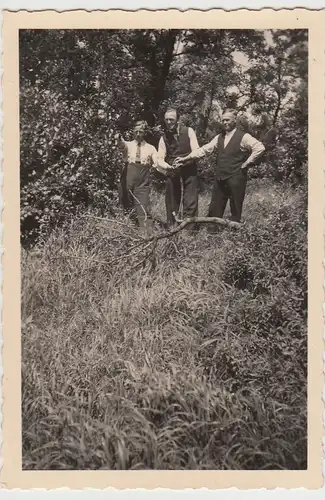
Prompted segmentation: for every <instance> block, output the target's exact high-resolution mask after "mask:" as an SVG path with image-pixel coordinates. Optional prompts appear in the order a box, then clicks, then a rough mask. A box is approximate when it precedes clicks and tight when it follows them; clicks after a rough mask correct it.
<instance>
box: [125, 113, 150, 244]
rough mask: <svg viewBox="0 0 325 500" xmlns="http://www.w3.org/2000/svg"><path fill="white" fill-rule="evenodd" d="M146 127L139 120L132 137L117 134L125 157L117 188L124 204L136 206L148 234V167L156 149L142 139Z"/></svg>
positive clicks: (141, 222)
mask: <svg viewBox="0 0 325 500" xmlns="http://www.w3.org/2000/svg"><path fill="white" fill-rule="evenodd" d="M146 129H147V124H146V122H145V121H143V120H138V121H136V122H135V124H134V128H133V137H134V139H133V140H132V141H125V140H124V139H122V138H121V137H120V148H121V149H122V151H123V155H124V158H125V161H126V168H125V169H124V170H123V172H122V176H121V185H120V192H121V195H122V199H123V205H124V207H125V208H129V207H130V206H131V207H135V210H136V214H137V220H138V223H139V226H140V229H141V230H142V231H146V232H147V234H148V233H151V231H152V217H151V207H150V171H151V169H152V168H155V167H156V165H157V150H156V148H155V147H154V146H152V145H151V144H148V143H147V142H146V141H145V140H144V137H145V134H146Z"/></svg>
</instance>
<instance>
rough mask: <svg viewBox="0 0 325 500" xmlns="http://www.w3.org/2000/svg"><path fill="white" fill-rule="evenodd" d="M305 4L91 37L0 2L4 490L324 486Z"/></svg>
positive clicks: (310, 44)
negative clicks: (12, 362) (10, 417)
mask: <svg viewBox="0 0 325 500" xmlns="http://www.w3.org/2000/svg"><path fill="white" fill-rule="evenodd" d="M268 12H269V11H268ZM297 12H298V11H297ZM301 12H303V13H304V16H305V17H304V18H303V19H304V22H299V16H298V17H297V16H296V18H295V19H296V21H298V22H296V25H293V20H294V17H290V15H289V14H290V13H289V12H286V15H287V19H288V21H287V24H286V25H283V22H284V21H283V19H282V21H281V22H280V21H279V22H278V24H277V20H279V17H278V14H280V13H275V12H273V14H272V15H271V14H270V12H269V15H270V24H269V26H265V25H263V24H261V25H259V19H260V18H259V14H262V13H254V18H255V24H254V23H253V24H252V22H251V23H249V22H247V24H246V23H245V24H243V25H242V26H238V25H235V26H233V24H232V22H231V19H232V20H233V22H235V20H237V22H238V19H239V18H238V17H236V16H235V14H238V13H235V12H234V13H232V15H233V17H232V18H230V17H229V16H228V15H227V16H226V17H225V18H224V20H225V21H224V22H223V23H221V21H220V20H219V21H220V26H218V27H211V26H210V25H209V23H207V24H206V25H205V24H204V22H203V20H204V18H202V26H200V27H198V26H197V25H196V24H195V23H194V24H193V26H192V27H191V26H187V25H186V22H187V19H188V18H187V17H186V14H189V13H184V16H182V15H181V13H178V14H179V15H180V17H179V20H180V24H179V26H175V25H174V24H172V23H171V25H170V26H169V24H168V17H166V24H165V25H163V26H156V25H155V19H157V18H155V17H154V14H155V13H153V17H152V21H151V23H150V22H148V25H147V26H139V25H138V24H137V18H136V13H135V14H134V16H135V17H134V27H132V25H131V26H130V25H125V26H123V23H122V22H121V19H119V22H118V23H117V24H116V25H115V24H114V21H111V26H107V27H106V28H104V27H103V26H102V25H101V23H100V22H99V21H97V20H98V18H97V19H96V20H95V17H92V16H86V17H85V18H84V22H86V21H87V23H88V24H87V25H85V24H83V23H82V22H80V25H79V26H76V25H75V24H72V25H71V26H69V24H65V23H66V22H67V20H68V17H65V14H64V15H63V16H62V17H61V18H60V21H59V20H57V22H56V24H55V23H54V25H52V24H51V23H50V24H47V23H46V22H45V17H44V16H43V17H42V14H40V16H39V17H38V21H39V23H40V24H34V25H33V22H31V19H32V18H31V17H29V18H28V15H27V16H26V18H24V17H21V19H24V22H22V21H20V20H19V15H20V16H23V14H22V13H20V14H19V15H18V14H17V16H18V17H16V18H15V15H13V14H8V17H7V20H8V21H7V23H8V24H7V26H8V28H7V36H8V37H9V36H10V33H11V37H14V38H11V39H12V40H13V39H15V44H16V45H15V51H16V52H15V60H16V62H17V63H19V81H18V79H16V88H15V87H14V86H13V85H11V87H10V82H9V80H7V87H5V91H6V92H7V93H6V94H5V97H6V96H8V95H9V93H8V89H9V88H11V89H12V90H14V88H15V89H16V96H15V97H16V101H15V106H17V109H18V104H19V109H20V112H19V120H18V116H17V117H16V118H17V121H16V122H15V124H14V126H13V127H12V128H11V133H12V134H16V137H17V147H18V144H20V147H19V154H18V155H17V152H16V153H15V159H16V162H17V166H16V168H15V170H14V171H11V174H10V175H11V179H12V181H14V180H15V182H17V181H18V182H19V191H17V185H16V188H15V189H16V195H18V199H20V207H19V209H18V210H17V209H16V211H14V210H12V211H11V212H10V217H11V218H13V217H16V219H15V227H16V229H17V230H18V233H16V236H15V237H14V238H13V239H12V240H11V245H13V246H12V248H13V249H14V248H15V251H14V252H13V254H12V256H16V260H15V263H16V265H18V268H17V271H18V269H20V275H19V276H18V275H17V274H16V276H17V278H18V279H17V283H16V285H15V286H16V288H13V289H12V291H14V290H19V289H20V301H19V304H18V302H17V300H16V301H15V307H16V308H17V307H18V306H19V310H20V316H21V322H20V325H18V324H17V325H16V328H17V332H16V337H15V338H16V342H18V343H19V344H20V348H19V349H17V345H16V351H15V352H16V356H17V357H16V359H19V356H20V360H21V363H20V366H16V372H14V371H13V369H12V368H11V370H12V372H11V373H12V374H14V373H16V375H15V377H16V378H15V381H16V385H15V387H16V390H17V394H16V396H15V398H16V399H14V398H13V405H14V407H15V408H16V411H18V412H19V414H18V415H17V418H18V419H20V418H21V421H20V425H21V427H20V429H21V440H20V442H18V441H17V444H16V446H14V450H11V451H10V453H11V456H13V454H14V453H15V452H16V453H17V452H18V456H19V455H20V457H21V458H20V459H19V460H21V465H20V466H19V463H17V469H16V471H17V473H18V472H19V469H20V474H19V478H20V479H19V484H21V485H23V484H24V485H27V486H28V485H33V487H37V485H38V484H39V485H42V487H44V484H45V485H46V486H47V487H51V485H54V484H55V485H66V486H73V484H74V483H73V476H71V482H70V480H69V471H70V472H71V473H73V472H74V473H75V472H77V471H87V473H86V475H83V476H82V477H83V482H82V484H83V485H84V486H94V485H95V486H96V487H103V486H117V485H118V483H117V481H119V479H118V478H117V476H115V472H114V471H123V474H124V477H125V478H126V481H128V478H129V479H130V478H131V477H132V480H131V483H129V485H130V486H128V487H136V486H142V487H153V486H165V487H173V486H174V487H184V485H186V484H191V487H199V486H204V485H206V486H208V485H210V487H217V486H219V485H220V486H223V487H225V486H237V487H250V486H252V485H255V487H257V486H260V487H270V486H271V487H276V486H281V485H282V486H283V485H286V486H290V487H292V486H297V487H298V486H303V485H306V486H309V485H310V486H312V487H315V485H320V478H321V470H320V467H319V468H318V469H317V465H316V462H317V459H315V457H317V454H318V453H319V455H318V456H319V457H320V453H321V441H320V435H321V410H320V408H321V404H320V403H321V392H320V387H321V380H320V379H321V376H320V370H319V372H318V378H317V376H316V371H317V366H318V367H319V366H321V365H320V363H321V356H320V352H321V348H320V349H319V352H318V353H317V352H316V351H315V346H317V345H319V346H321V327H320V326H319V327H318V328H319V331H317V311H316V308H312V307H311V301H310V293H311V291H313V290H315V291H316V294H317V284H316V283H315V284H314V288H311V285H310V283H311V278H312V277H313V276H314V277H315V276H316V273H314V274H313V271H312V269H311V261H310V256H311V255H313V254H312V252H313V247H312V246H311V241H313V236H314V234H315V227H316V226H315V214H317V213H318V216H317V217H321V212H320V210H319V211H318V212H317V211H316V207H315V205H313V202H312V201H311V200H312V198H311V192H313V191H312V190H313V189H315V187H316V184H317V182H316V183H315V180H313V175H312V174H313V172H315V176H316V179H317V168H321V166H320V164H319V165H318V167H317V160H316V152H317V151H321V149H320V148H321V145H322V144H321V141H318V142H317V139H315V137H314V140H311V137H312V136H311V130H313V129H314V128H315V124H316V123H317V120H320V119H321V113H318V111H317V106H315V105H314V104H313V101H312V99H311V92H314V94H313V95H315V96H316V95H317V85H316V69H315V66H313V61H315V60H316V57H317V58H320V57H321V56H320V51H317V47H316V45H317V44H316V45H315V40H317V37H319V36H320V32H321V31H320V29H319V27H318V25H317V24H316V18H315V17H313V16H312V15H311V14H312V13H308V12H305V11H299V13H300V15H301V16H303V14H302V13H301ZM67 14H68V13H67ZM229 14H231V13H229ZM78 15H79V13H78ZM33 16H34V14H33ZM148 17H149V18H150V17H151V16H150V15H149V14H148ZM36 18H37V16H36V17H35V19H36ZM82 18H83V15H82V13H80V19H82ZM42 19H43V21H44V23H42V22H41V21H42ZM65 19H66V21H65ZM70 19H72V18H71V17H70ZM138 19H139V18H138ZM9 20H11V21H12V22H13V24H14V23H15V22H16V24H15V28H12V31H11V32H10V29H9ZM115 20H117V18H116V17H115ZM182 20H184V24H183V25H182ZM205 20H206V18H205ZM227 20H228V22H226V21H227ZM290 20H292V23H290V22H289V21H290ZM313 20H315V25H313ZM174 22H175V20H174ZM86 28H87V29H86ZM107 28H110V29H107ZM203 28H204V29H203ZM5 35H6V31H5ZM318 61H319V63H320V59H318ZM5 63H7V65H8V66H7V67H8V68H9V58H8V56H7V60H6V59H5ZM319 63H318V64H319ZM313 89H315V90H314V91H313ZM319 92H320V94H321V90H320V91H319ZM7 99H8V98H7ZM4 103H5V105H6V100H5V101H4ZM318 123H320V122H318ZM6 130H7V131H8V130H9V127H8V126H7V129H6ZM319 130H323V125H320V126H319ZM7 133H8V132H7ZM6 137H8V136H5V144H6ZM18 139H19V142H18ZM7 141H8V139H7ZM7 143H8V142H7ZM5 151H6V150H5ZM5 161H6V154H5ZM318 179H319V178H318ZM316 191H317V189H316ZM316 191H315V194H313V195H312V196H313V197H314V198H313V199H314V203H315V199H316V198H317V196H318V195H317V192H316ZM317 199H318V200H319V197H318V198H317ZM9 207H10V205H9ZM6 210H7V217H8V206H7V209H6ZM312 215H313V216H314V219H313V220H314V225H313V223H311V216H312ZM17 216H18V220H17ZM8 243H9V240H8ZM318 244H319V242H318ZM314 249H315V254H314V255H315V256H317V255H320V253H319V252H320V249H319V247H318V246H317V241H316V242H315V247H314ZM307 250H308V252H307ZM317 252H318V253H317ZM307 257H308V260H307ZM7 259H8V258H7ZM13 262H14V261H13V260H12V263H13ZM315 262H316V260H315ZM7 266H8V260H7ZM5 269H6V268H5ZM17 287H18V288H17ZM7 293H8V292H7ZM319 299H320V297H319ZM320 301H321V299H320ZM320 307H321V305H320ZM16 310H17V309H16ZM5 311H6V310H5ZM5 311H4V312H5ZM319 313H320V314H321V309H320V311H318V314H319ZM7 315H8V313H7ZM4 317H7V322H8V316H5V315H4ZM313 317H314V318H315V325H316V327H315V329H314V330H313V333H312V335H313V342H312V343H311V340H310V338H311V337H310V335H311V329H310V322H311V321H312V318H313ZM4 325H6V322H5V321H4ZM319 325H320V324H319ZM5 335H6V334H5ZM317 335H319V338H318V337H317ZM6 339H7V337H6V336H5V343H4V353H5V358H4V359H5V360H6V349H8V348H9V345H8V344H7V345H8V347H6V342H7V340H6ZM318 342H319V344H317V343H318ZM7 352H8V351H7ZM313 353H314V356H315V364H314V365H313V366H311V364H310V360H311V358H312V356H313ZM317 356H318V357H317ZM317 360H318V361H317ZM317 363H319V364H317ZM313 368H314V369H315V372H313ZM7 369H8V368H7ZM5 370H6V366H5ZM18 372H20V377H19V373H18ZM307 374H308V378H307ZM311 380H313V381H314V388H315V389H317V384H318V387H319V394H318V395H317V394H316V395H314V392H312V391H311V386H310V383H311V382H310V381H311ZM311 404H313V405H314V406H313V408H315V409H316V414H317V415H318V417H314V424H313V425H314V434H312V433H311ZM5 408H6V407H5ZM4 411H6V409H5V410H4ZM7 411H8V410H7ZM317 411H318V413H317ZM314 415H315V411H314ZM317 418H318V419H319V420H318V421H317ZM317 426H318V427H317ZM11 429H13V427H11ZM16 429H18V427H16ZM317 429H318V431H317ZM7 431H9V427H7ZM317 432H318V434H317ZM7 446H8V445H7ZM4 450H6V441H4ZM19 450H20V451H19ZM7 453H9V452H8V449H7ZM16 457H17V455H16ZM313 457H314V458H313ZM62 471H65V476H62ZM95 471H96V472H97V475H96V478H97V479H95V476H92V474H93V473H95ZM99 471H102V472H99ZM104 471H105V479H104V476H102V477H103V482H101V480H100V476H98V474H102V473H104ZM177 471H178V472H177ZM200 471H201V473H203V471H204V474H205V475H204V476H202V475H200ZM257 471H258V472H259V474H258V476H257V475H256V473H257ZM131 472H132V476H130V475H128V474H129V473H131ZM11 473H12V472H10V471H9V468H8V469H6V468H5V467H4V474H7V476H8V477H10V475H11ZM230 473H231V476H229V474H230ZM35 474H36V476H35ZM67 474H68V475H67ZM80 474H81V473H80ZM134 474H136V475H134ZM175 474H176V475H175ZM184 474H189V475H187V476H184ZM206 474H209V476H207V475H206ZM243 474H245V476H244V475H243ZM16 477H18V476H17V475H16ZM64 477H65V479H64ZM244 477H245V478H246V482H245V479H244V480H243V482H242V479H243V478H244ZM87 478H88V479H87ZM186 478H187V479H186ZM195 478H196V479H195ZM214 478H215V479H214ZM218 478H220V479H218ZM255 478H256V479H255ZM14 481H15V479H14V478H13V479H12V480H11V484H14ZM179 481H180V482H179ZM182 481H184V482H182ZM191 481H193V482H191ZM209 481H210V482H209ZM255 481H256V482H255ZM217 483H218V484H217ZM16 484H17V483H16ZM256 485H257V486H256ZM220 486H219V487H220ZM25 487H26V486H25Z"/></svg>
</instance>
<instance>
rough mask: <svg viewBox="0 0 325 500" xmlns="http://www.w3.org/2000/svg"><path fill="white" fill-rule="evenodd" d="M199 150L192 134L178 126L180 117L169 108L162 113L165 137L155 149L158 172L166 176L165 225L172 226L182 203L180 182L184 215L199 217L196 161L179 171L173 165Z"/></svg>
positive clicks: (188, 129) (192, 132)
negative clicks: (156, 150) (178, 158)
mask: <svg viewBox="0 0 325 500" xmlns="http://www.w3.org/2000/svg"><path fill="white" fill-rule="evenodd" d="M198 148H199V144H198V142H197V138H196V135H195V132H194V130H193V129H192V128H191V127H184V126H181V125H180V124H179V114H178V112H177V110H176V109H174V108H170V109H168V110H167V111H166V113H165V133H164V135H163V136H162V137H161V138H160V141H159V145H158V158H157V169H158V170H159V171H160V172H163V173H164V174H165V175H166V176H167V179H166V193H165V204H166V213H167V223H168V224H169V225H172V224H174V222H175V217H174V215H173V212H174V213H175V214H176V215H177V213H178V211H179V208H180V203H181V194H182V188H181V181H182V182H183V215H184V217H194V216H196V215H197V213H198V177H197V165H196V162H195V160H190V161H189V162H187V164H186V165H184V166H182V167H181V168H178V167H176V168H175V165H174V161H175V159H176V158H177V157H179V156H186V155H188V154H189V153H190V152H191V151H193V150H196V149H198Z"/></svg>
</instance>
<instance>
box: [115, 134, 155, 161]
mask: <svg viewBox="0 0 325 500" xmlns="http://www.w3.org/2000/svg"><path fill="white" fill-rule="evenodd" d="M137 147H138V143H137V141H136V140H133V141H124V140H123V139H122V140H121V148H122V150H123V155H124V158H125V160H126V161H127V162H128V163H136V154H137ZM140 164H141V165H146V166H147V167H156V166H157V150H156V148H155V147H154V146H153V145H152V144H149V143H148V142H146V141H142V142H141V143H140Z"/></svg>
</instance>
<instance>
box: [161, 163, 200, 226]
mask: <svg viewBox="0 0 325 500" xmlns="http://www.w3.org/2000/svg"><path fill="white" fill-rule="evenodd" d="M181 180H183V190H184V191H183V216H184V218H185V217H196V216H197V214H198V177H197V169H196V166H195V167H192V166H188V167H186V166H184V167H182V169H181V170H180V171H176V172H172V173H171V175H170V176H169V177H168V178H167V180H166V193H165V204H166V213H167V223H168V224H173V223H174V222H175V218H174V216H173V212H175V214H176V215H177V214H178V211H179V207H180V204H181V197H182V188H181Z"/></svg>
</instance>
